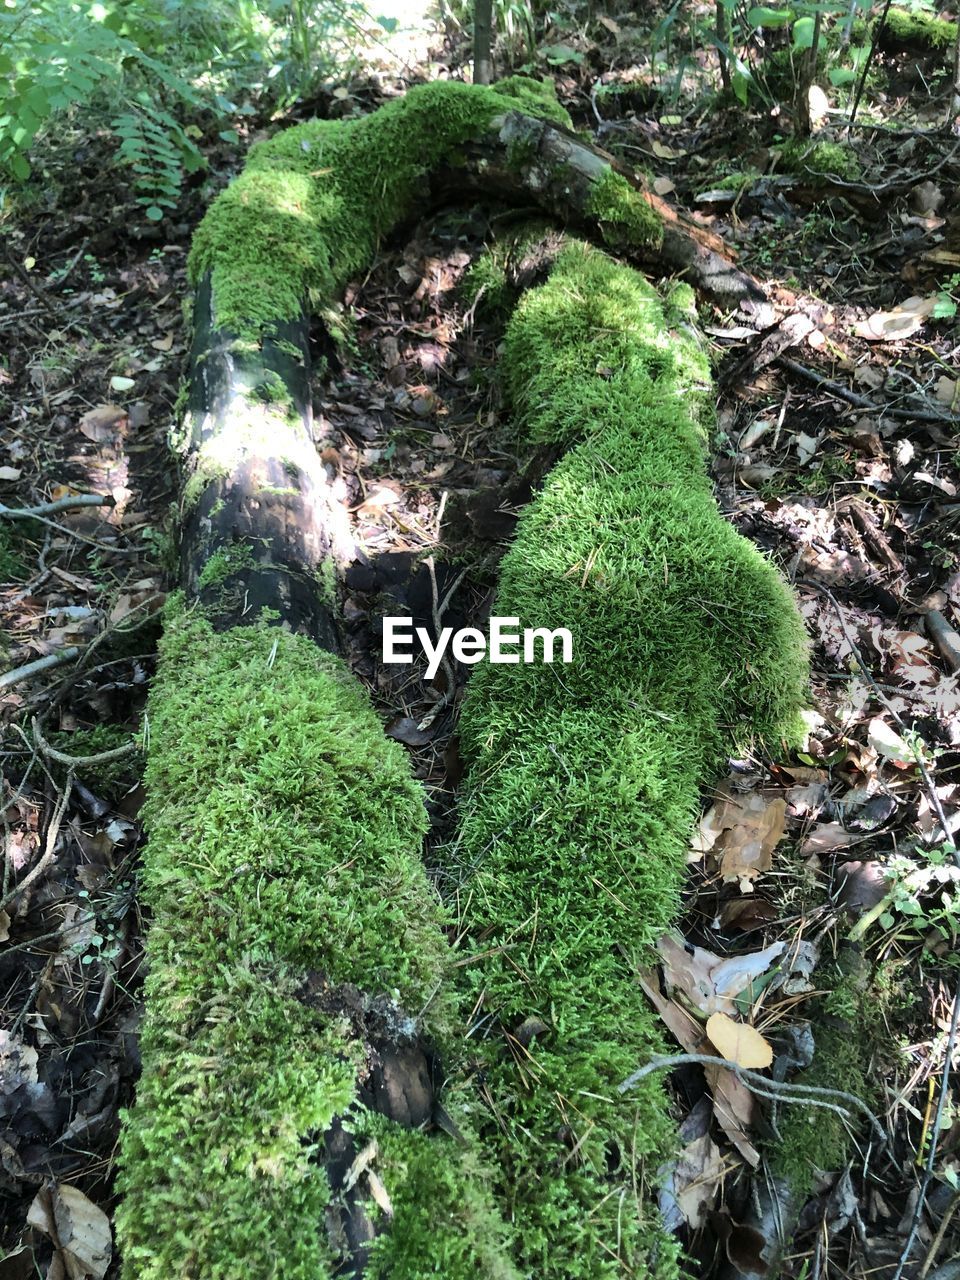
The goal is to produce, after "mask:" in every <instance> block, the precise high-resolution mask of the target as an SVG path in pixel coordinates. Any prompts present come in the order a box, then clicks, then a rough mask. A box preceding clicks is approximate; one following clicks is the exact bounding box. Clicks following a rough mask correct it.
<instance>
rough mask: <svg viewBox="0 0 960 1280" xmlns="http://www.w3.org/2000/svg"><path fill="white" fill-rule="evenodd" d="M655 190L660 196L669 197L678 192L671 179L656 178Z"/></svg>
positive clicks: (654, 181) (654, 182)
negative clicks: (672, 192)
mask: <svg viewBox="0 0 960 1280" xmlns="http://www.w3.org/2000/svg"><path fill="white" fill-rule="evenodd" d="M653 189H654V191H655V192H656V193H657V195H658V196H668V195H669V194H670V192H671V191H676V187H675V186H674V185H673V183H672V182H671V181H670V179H669V178H654V180H653Z"/></svg>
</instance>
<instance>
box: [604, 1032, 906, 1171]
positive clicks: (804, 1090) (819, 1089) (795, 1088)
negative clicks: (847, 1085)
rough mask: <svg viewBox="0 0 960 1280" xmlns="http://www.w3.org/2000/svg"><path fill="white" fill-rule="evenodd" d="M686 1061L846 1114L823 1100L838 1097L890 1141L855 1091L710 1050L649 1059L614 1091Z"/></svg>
mask: <svg viewBox="0 0 960 1280" xmlns="http://www.w3.org/2000/svg"><path fill="white" fill-rule="evenodd" d="M688 1062H698V1063H701V1064H702V1065H704V1066H708V1067H726V1069H727V1070H728V1071H732V1072H733V1074H734V1075H735V1076H736V1077H737V1079H738V1080H740V1081H741V1082H742V1083H743V1084H744V1085H746V1087H747V1088H748V1089H750V1090H751V1091H753V1092H756V1093H760V1094H762V1095H763V1096H764V1097H773V1098H776V1099H777V1101H780V1102H805V1103H807V1104H808V1105H809V1106H813V1107H817V1106H819V1107H826V1108H827V1109H828V1110H830V1111H837V1110H839V1111H841V1112H843V1114H845V1115H846V1114H848V1113H847V1112H845V1111H844V1109H843V1108H842V1107H837V1106H836V1104H835V1103H832V1102H828V1101H827V1099H828V1098H839V1099H840V1101H841V1102H846V1103H847V1104H848V1105H849V1106H851V1107H853V1108H854V1109H855V1110H857V1111H860V1112H861V1113H862V1114H863V1115H865V1116H866V1118H867V1119H868V1120H869V1121H870V1124H871V1126H872V1127H873V1129H874V1132H875V1133H876V1135H877V1137H878V1138H879V1139H880V1142H881V1143H882V1144H883V1146H884V1147H887V1148H889V1145H890V1141H889V1139H888V1137H887V1134H886V1131H885V1130H884V1128H883V1125H882V1124H881V1123H880V1121H879V1120H878V1119H877V1117H876V1116H875V1115H874V1114H873V1112H872V1111H871V1110H870V1108H869V1107H868V1106H867V1104H866V1103H865V1102H864V1101H863V1099H862V1098H858V1097H857V1095H856V1094H855V1093H847V1092H846V1091H845V1090H843V1089H827V1088H824V1087H823V1086H822V1085H813V1084H788V1083H787V1082H786V1081H782V1080H771V1079H770V1077H769V1076H762V1075H761V1074H760V1073H759V1071H751V1070H750V1069H749V1068H747V1067H742V1066H741V1065H740V1063H739V1062H734V1061H733V1059H732V1058H718V1057H716V1056H715V1055H714V1054H711V1053H671V1054H665V1055H663V1056H662V1057H657V1058H651V1059H650V1061H649V1062H648V1063H647V1064H646V1066H643V1067H640V1068H639V1070H637V1071H635V1072H634V1073H633V1075H632V1076H628V1077H627V1079H626V1080H624V1082H623V1083H622V1084H619V1085H617V1092H618V1093H627V1092H628V1090H630V1089H632V1088H633V1086H634V1085H635V1084H637V1083H638V1081H640V1080H642V1079H643V1078H644V1076H649V1075H652V1074H653V1073H654V1072H655V1071H663V1070H665V1069H666V1068H668V1067H679V1066H683V1065H685V1064H686V1063H688Z"/></svg>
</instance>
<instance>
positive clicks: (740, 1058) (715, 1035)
mask: <svg viewBox="0 0 960 1280" xmlns="http://www.w3.org/2000/svg"><path fill="white" fill-rule="evenodd" d="M707 1035H708V1036H709V1037H710V1041H711V1043H712V1044H713V1046H714V1047H715V1049H716V1050H717V1053H718V1054H719V1055H720V1057H721V1058H729V1059H730V1061H731V1062H736V1063H737V1064H738V1065H739V1066H741V1067H747V1068H749V1069H752V1070H759V1069H760V1068H762V1067H769V1066H770V1064H771V1063H772V1062H773V1049H772V1047H771V1046H770V1044H769V1042H768V1041H766V1040H764V1038H763V1036H762V1035H761V1034H760V1032H759V1031H758V1030H757V1029H756V1027H751V1026H750V1025H749V1023H746V1022H735V1021H734V1019H733V1018H730V1017H728V1016H727V1015H726V1014H725V1013H714V1014H711V1015H710V1017H709V1018H708V1019H707Z"/></svg>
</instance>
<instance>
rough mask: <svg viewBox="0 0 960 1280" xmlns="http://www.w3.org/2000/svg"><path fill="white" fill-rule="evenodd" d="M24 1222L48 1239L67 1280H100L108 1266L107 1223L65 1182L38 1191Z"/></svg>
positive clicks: (110, 1243)
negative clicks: (88, 1277)
mask: <svg viewBox="0 0 960 1280" xmlns="http://www.w3.org/2000/svg"><path fill="white" fill-rule="evenodd" d="M27 1222H28V1223H29V1224H30V1226H31V1227H36V1228H37V1230H38V1231H42V1232H43V1233H44V1235H47V1236H49V1237H50V1239H51V1240H52V1241H53V1243H54V1246H55V1248H56V1250H57V1254H56V1256H57V1257H58V1258H59V1260H60V1263H61V1266H62V1267H63V1272H64V1274H65V1275H66V1276H67V1277H69V1280H84V1277H86V1276H93V1277H95V1280H101V1278H102V1277H103V1276H104V1275H105V1274H106V1270H107V1267H108V1266H109V1265H110V1258H111V1255H112V1253H113V1242H112V1238H111V1235H110V1220H109V1218H108V1217H107V1215H106V1214H105V1213H104V1212H103V1210H102V1209H98V1208H97V1206H96V1205H95V1204H94V1203H93V1201H92V1200H88V1199H87V1197H86V1196H85V1195H84V1194H83V1192H82V1191H80V1190H79V1189H78V1188H77V1187H74V1186H71V1185H70V1184H69V1183H67V1182H60V1183H53V1184H52V1185H51V1186H48V1187H42V1188H41V1189H40V1191H38V1192H37V1195H36V1197H35V1199H34V1201H33V1203H32V1204H31V1206H30V1208H29V1210H28V1211H27Z"/></svg>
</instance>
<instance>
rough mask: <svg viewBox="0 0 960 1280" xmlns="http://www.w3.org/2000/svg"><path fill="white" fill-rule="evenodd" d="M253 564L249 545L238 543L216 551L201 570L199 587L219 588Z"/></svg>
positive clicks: (201, 588)
mask: <svg viewBox="0 0 960 1280" xmlns="http://www.w3.org/2000/svg"><path fill="white" fill-rule="evenodd" d="M252 563H253V551H252V549H251V547H250V545H249V544H248V543H245V542H237V543H233V544H232V545H231V546H228V547H221V548H220V549H219V550H218V551H215V552H214V553H213V555H212V556H211V557H210V559H209V560H208V561H207V562H206V564H205V565H204V566H203V568H202V569H201V570H200V577H199V579H198V582H197V586H198V587H199V588H200V590H203V588H204V587H214V586H219V585H221V584H222V583H224V582H226V581H227V579H228V578H230V577H232V576H233V575H234V574H235V573H239V572H241V570H243V569H246V568H248V567H249V566H250V565H251V564H252Z"/></svg>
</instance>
